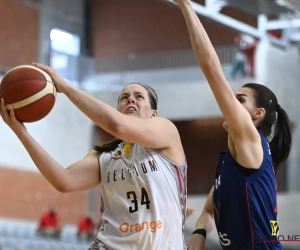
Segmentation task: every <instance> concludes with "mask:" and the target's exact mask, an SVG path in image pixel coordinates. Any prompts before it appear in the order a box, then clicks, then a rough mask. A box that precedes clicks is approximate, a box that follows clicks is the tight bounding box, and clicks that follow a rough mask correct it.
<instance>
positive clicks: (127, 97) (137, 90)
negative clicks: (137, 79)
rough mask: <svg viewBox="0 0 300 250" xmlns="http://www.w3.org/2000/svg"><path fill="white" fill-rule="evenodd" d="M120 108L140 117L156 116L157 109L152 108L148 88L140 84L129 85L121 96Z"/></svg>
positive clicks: (123, 111) (128, 113)
mask: <svg viewBox="0 0 300 250" xmlns="http://www.w3.org/2000/svg"><path fill="white" fill-rule="evenodd" d="M118 110H119V111H120V112H121V113H123V114H126V115H132V116H137V117H140V118H150V117H154V116H156V111H155V110H152V109H151V105H150V100H149V95H148V92H147V90H146V89H145V88H144V87H143V86H141V85H139V84H130V85H127V86H126V87H125V88H124V89H123V91H122V92H121V95H120V97H119V103H118Z"/></svg>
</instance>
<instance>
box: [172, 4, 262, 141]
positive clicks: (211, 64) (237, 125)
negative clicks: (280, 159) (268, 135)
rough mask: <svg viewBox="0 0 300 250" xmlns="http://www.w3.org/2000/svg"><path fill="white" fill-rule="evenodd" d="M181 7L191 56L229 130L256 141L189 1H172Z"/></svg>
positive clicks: (251, 125)
mask: <svg viewBox="0 0 300 250" xmlns="http://www.w3.org/2000/svg"><path fill="white" fill-rule="evenodd" d="M174 2H176V3H177V4H178V6H179V7H180V9H181V11H182V13H183V15H184V18H185V21H186V24H187V27H188V31H189V34H190V38H191V43H192V47H193V50H194V53H195V55H196V57H197V59H198V62H199V65H200V67H201V69H202V71H203V73H204V75H205V76H206V79H207V81H208V83H209V85H210V87H211V89H212V91H213V94H214V96H215V98H216V100H217V103H218V105H219V107H220V109H221V111H222V113H223V115H224V117H225V119H226V121H227V123H228V126H229V128H230V130H231V131H232V132H233V133H236V134H238V136H248V137H250V138H254V139H255V138H257V132H256V129H255V127H254V126H253V123H252V120H251V117H250V115H249V113H248V112H247V111H246V110H245V108H244V107H243V106H242V105H241V104H240V103H239V101H238V100H237V98H236V96H235V94H234V93H233V91H232V89H231V87H230V86H229V84H228V82H227V80H226V78H225V76H224V74H223V71H222V66H221V63H220V61H219V58H218V56H217V53H216V51H215V49H214V47H213V46H212V44H211V42H210V39H209V37H208V35H207V33H206V31H205V29H204V28H203V26H202V24H201V22H200V20H199V18H198V16H197V15H196V13H195V11H194V10H193V7H192V5H191V2H190V0H174Z"/></svg>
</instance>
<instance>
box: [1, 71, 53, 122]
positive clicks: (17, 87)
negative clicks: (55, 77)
mask: <svg viewBox="0 0 300 250" xmlns="http://www.w3.org/2000/svg"><path fill="white" fill-rule="evenodd" d="M0 98H3V99H4V101H5V104H6V107H7V108H8V106H9V105H11V106H13V108H14V112H15V116H16V118H17V119H18V120H19V121H21V122H36V121H38V120H41V119H42V118H44V117H45V116H46V115H48V114H49V113H50V111H51V110H52V108H53V106H54V104H55V100H56V89H55V86H54V84H53V82H52V79H51V77H50V76H49V75H48V74H47V73H46V72H44V71H43V70H41V69H39V68H37V67H34V66H31V65H21V66H18V67H15V68H13V69H11V70H10V71H8V72H7V73H6V74H5V75H4V77H3V79H2V81H1V84H0Z"/></svg>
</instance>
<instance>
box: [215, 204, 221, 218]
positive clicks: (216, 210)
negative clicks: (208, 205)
mask: <svg viewBox="0 0 300 250" xmlns="http://www.w3.org/2000/svg"><path fill="white" fill-rule="evenodd" d="M214 210H215V212H216V214H217V216H218V221H219V220H220V216H219V211H218V209H217V207H216V204H214Z"/></svg>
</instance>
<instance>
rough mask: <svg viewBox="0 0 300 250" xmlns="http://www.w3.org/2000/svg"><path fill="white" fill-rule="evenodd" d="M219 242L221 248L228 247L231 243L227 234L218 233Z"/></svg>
mask: <svg viewBox="0 0 300 250" xmlns="http://www.w3.org/2000/svg"><path fill="white" fill-rule="evenodd" d="M219 241H220V243H221V245H222V246H229V245H230V244H231V241H230V240H229V239H228V238H227V234H222V233H221V232H219Z"/></svg>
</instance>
